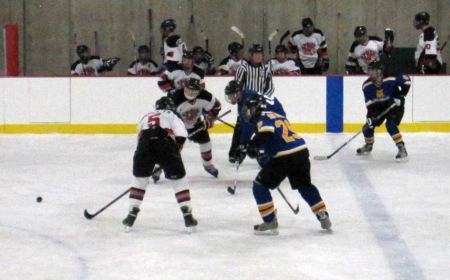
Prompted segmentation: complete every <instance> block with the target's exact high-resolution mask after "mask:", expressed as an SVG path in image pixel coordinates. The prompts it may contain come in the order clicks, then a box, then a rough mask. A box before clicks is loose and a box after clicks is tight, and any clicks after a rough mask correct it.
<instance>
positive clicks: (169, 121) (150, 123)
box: [138, 110, 188, 140]
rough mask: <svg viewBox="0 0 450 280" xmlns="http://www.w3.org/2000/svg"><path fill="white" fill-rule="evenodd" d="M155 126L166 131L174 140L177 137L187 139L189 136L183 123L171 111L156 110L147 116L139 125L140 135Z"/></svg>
mask: <svg viewBox="0 0 450 280" xmlns="http://www.w3.org/2000/svg"><path fill="white" fill-rule="evenodd" d="M154 126H159V127H161V128H163V129H165V130H166V131H167V133H168V134H169V136H170V137H171V138H172V139H173V140H175V137H176V136H180V137H187V135H188V132H187V130H186V127H185V126H184V123H183V121H182V120H181V119H180V118H179V117H178V116H177V115H176V114H175V113H174V112H172V111H170V110H155V111H153V112H150V113H148V114H146V115H145V116H144V117H142V119H141V121H140V122H139V124H138V134H139V133H140V132H141V131H142V130H146V129H149V128H151V127H154Z"/></svg>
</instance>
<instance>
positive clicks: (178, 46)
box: [164, 35, 187, 63]
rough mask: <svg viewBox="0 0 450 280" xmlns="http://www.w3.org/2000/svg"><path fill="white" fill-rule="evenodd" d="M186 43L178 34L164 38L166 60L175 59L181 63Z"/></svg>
mask: <svg viewBox="0 0 450 280" xmlns="http://www.w3.org/2000/svg"><path fill="white" fill-rule="evenodd" d="M186 49H187V48H186V44H185V43H184V42H183V39H182V38H181V37H180V36H178V35H172V36H170V37H168V38H166V39H165V40H164V62H167V61H175V62H177V63H181V60H182V58H183V51H184V50H186Z"/></svg>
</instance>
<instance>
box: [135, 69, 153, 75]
mask: <svg viewBox="0 0 450 280" xmlns="http://www.w3.org/2000/svg"><path fill="white" fill-rule="evenodd" d="M151 74H152V72H150V69H148V68H142V69H139V70H138V72H137V75H140V76H150V75H151Z"/></svg>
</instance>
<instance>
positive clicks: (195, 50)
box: [192, 46, 205, 54]
mask: <svg viewBox="0 0 450 280" xmlns="http://www.w3.org/2000/svg"><path fill="white" fill-rule="evenodd" d="M192 52H193V53H194V54H196V53H202V54H204V53H205V50H204V49H203V48H202V47H200V46H195V47H194V48H193V49H192Z"/></svg>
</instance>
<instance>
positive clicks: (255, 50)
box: [248, 44, 264, 54]
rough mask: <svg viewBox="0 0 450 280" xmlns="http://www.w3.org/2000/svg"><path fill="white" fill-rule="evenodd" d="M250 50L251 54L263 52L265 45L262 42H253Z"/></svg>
mask: <svg viewBox="0 0 450 280" xmlns="http://www.w3.org/2000/svg"><path fill="white" fill-rule="evenodd" d="M248 51H249V52H250V53H251V54H254V53H262V52H264V49H263V47H262V46H261V45H260V44H253V45H252V46H251V47H250V49H248Z"/></svg>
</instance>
